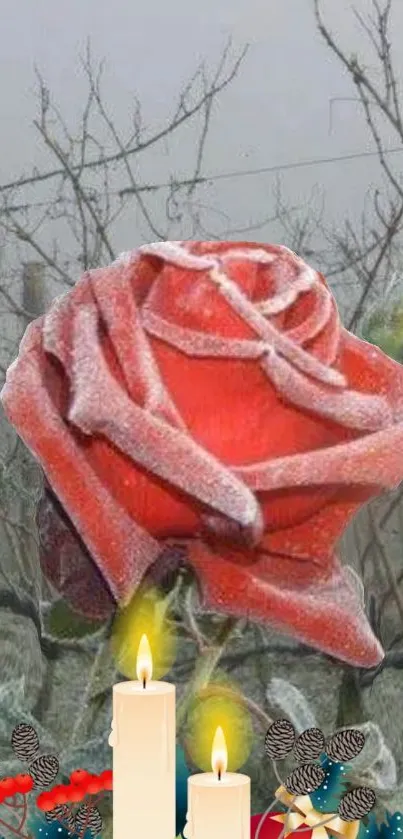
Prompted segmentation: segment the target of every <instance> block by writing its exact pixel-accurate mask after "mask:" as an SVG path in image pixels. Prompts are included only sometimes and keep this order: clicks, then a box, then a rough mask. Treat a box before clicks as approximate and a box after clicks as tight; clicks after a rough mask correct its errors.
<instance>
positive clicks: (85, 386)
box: [69, 306, 262, 531]
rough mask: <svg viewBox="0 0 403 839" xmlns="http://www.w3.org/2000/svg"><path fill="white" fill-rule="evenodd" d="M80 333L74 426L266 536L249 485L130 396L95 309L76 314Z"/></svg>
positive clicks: (76, 346)
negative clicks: (102, 343)
mask: <svg viewBox="0 0 403 839" xmlns="http://www.w3.org/2000/svg"><path fill="white" fill-rule="evenodd" d="M75 329H76V336H77V340H76V341H75V343H74V347H73V361H72V385H73V391H74V398H73V401H72V403H71V405H70V409H69V419H70V421H71V422H72V423H73V424H74V425H75V426H76V427H78V428H80V429H81V430H82V431H84V433H85V434H93V433H95V434H102V435H103V436H105V437H106V438H107V439H108V440H110V441H112V442H113V443H114V445H115V446H117V448H118V449H120V450H121V451H123V452H124V453H125V454H127V455H128V456H129V457H130V458H131V459H132V460H133V462H134V464H136V463H137V464H139V465H141V466H144V467H146V468H147V469H149V470H150V471H151V472H152V473H153V474H156V475H159V476H161V477H162V478H163V479H164V480H165V481H168V482H169V483H171V484H172V485H173V486H176V487H179V488H180V489H182V490H184V491H185V492H187V493H189V494H190V495H191V496H193V497H195V498H198V499H199V500H200V501H202V502H203V503H205V504H207V505H209V506H211V507H213V509H217V510H218V511H219V512H222V513H224V515H227V516H228V517H229V518H232V519H235V520H236V521H239V523H240V524H242V525H244V526H245V527H246V528H250V527H252V528H254V527H256V528H257V530H258V531H259V530H260V531H261V527H262V522H261V516H260V511H259V507H258V504H257V501H256V499H255V497H254V496H253V495H252V493H250V492H249V490H248V489H247V488H246V487H245V485H244V484H243V483H241V482H240V481H238V480H237V479H236V478H234V477H233V475H232V474H231V473H230V472H229V471H228V470H227V469H226V468H225V467H223V466H222V465H221V464H220V463H219V461H217V460H216V459H215V458H213V457H212V456H211V455H209V454H208V453H207V452H205V451H204V449H202V448H201V447H199V446H198V445H197V444H196V443H195V442H194V441H193V440H192V438H191V437H189V436H185V435H184V434H183V433H182V432H181V431H178V430H177V429H175V428H172V427H171V426H170V425H167V424H166V423H163V422H162V421H161V420H159V419H158V418H157V417H154V416H153V415H152V414H150V413H148V412H146V411H143V410H142V409H141V408H139V407H138V406H137V405H135V404H134V403H133V402H131V401H130V400H129V398H128V397H127V396H126V394H125V392H124V391H123V390H122V388H121V387H120V386H119V385H118V384H117V382H116V380H115V379H114V378H113V377H112V376H111V374H110V373H109V371H108V369H107V367H106V364H105V360H104V358H103V356H102V354H101V352H100V348H99V344H98V342H97V314H96V310H95V309H94V308H93V307H90V306H86V307H81V308H80V309H79V310H78V311H77V312H76V323H75ZM105 394H107V395H108V404H105ZM109 402H110V403H112V404H113V411H111V410H110V407H109Z"/></svg>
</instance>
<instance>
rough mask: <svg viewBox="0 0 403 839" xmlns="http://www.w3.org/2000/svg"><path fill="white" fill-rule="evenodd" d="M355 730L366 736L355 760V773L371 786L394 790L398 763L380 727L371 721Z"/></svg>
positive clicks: (357, 726) (356, 726)
mask: <svg viewBox="0 0 403 839" xmlns="http://www.w3.org/2000/svg"><path fill="white" fill-rule="evenodd" d="M354 728H357V729H358V730H359V731H361V732H362V733H363V734H364V736H365V745H364V748H363V749H362V752H361V753H360V754H359V755H357V757H356V758H355V759H354V771H355V772H357V773H358V774H359V775H360V777H361V778H362V779H363V780H365V782H366V783H368V784H369V785H370V786H374V787H377V788H378V789H393V788H394V787H395V786H396V783H397V769H396V761H395V758H394V757H393V754H392V751H391V749H390V748H389V746H388V745H387V744H386V742H385V738H384V736H383V734H382V731H381V729H380V727H379V725H377V724H376V723H374V722H371V721H369V722H365V723H362V724H360V725H355V726H354Z"/></svg>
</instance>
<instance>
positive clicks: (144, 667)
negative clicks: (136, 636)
mask: <svg viewBox="0 0 403 839" xmlns="http://www.w3.org/2000/svg"><path fill="white" fill-rule="evenodd" d="M152 673H153V658H152V655H151V648H150V644H149V643H148V638H147V635H142V637H141V641H140V643H139V648H138V652H137V678H138V680H139V682H142V683H143V687H145V686H146V684H147V682H149V681H150V679H151V676H152Z"/></svg>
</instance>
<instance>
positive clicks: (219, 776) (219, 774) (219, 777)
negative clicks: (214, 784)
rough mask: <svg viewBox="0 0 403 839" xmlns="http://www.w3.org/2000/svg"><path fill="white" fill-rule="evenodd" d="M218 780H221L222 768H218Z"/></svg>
mask: <svg viewBox="0 0 403 839" xmlns="http://www.w3.org/2000/svg"><path fill="white" fill-rule="evenodd" d="M218 780H219V781H221V769H219V770H218Z"/></svg>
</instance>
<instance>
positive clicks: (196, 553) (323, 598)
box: [189, 542, 384, 667]
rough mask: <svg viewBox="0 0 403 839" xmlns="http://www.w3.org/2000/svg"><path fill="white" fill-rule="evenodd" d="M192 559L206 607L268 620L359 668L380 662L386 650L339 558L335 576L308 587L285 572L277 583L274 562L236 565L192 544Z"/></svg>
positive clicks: (249, 617) (333, 573) (258, 619)
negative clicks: (288, 579) (289, 577)
mask: <svg viewBox="0 0 403 839" xmlns="http://www.w3.org/2000/svg"><path fill="white" fill-rule="evenodd" d="M189 559H190V562H191V564H192V566H193V567H194V568H195V570H196V572H197V574H198V576H199V578H200V580H201V585H202V591H203V602H204V605H205V606H208V607H209V608H211V609H217V610H219V611H223V612H226V613H227V614H232V615H235V616H243V617H247V618H248V619H250V620H253V621H258V622H267V621H269V622H270V623H271V624H272V625H273V626H275V627H276V629H278V630H279V631H281V632H285V633H291V634H292V635H293V636H294V637H296V638H298V639H299V640H300V641H301V642H303V643H305V644H309V645H311V646H313V647H315V648H316V649H319V650H322V651H323V652H326V653H328V654H329V655H334V656H336V657H337V658H339V659H341V660H342V661H346V662H348V663H349V664H352V665H354V666H357V667H375V666H376V665H377V664H379V662H380V661H382V659H383V657H384V653H383V650H382V647H381V646H380V644H379V642H378V641H377V639H376V638H375V636H374V635H373V633H372V630H371V629H370V626H369V623H368V621H367V619H366V616H365V613H364V612H363V610H362V606H361V603H360V602H359V599H358V598H357V595H356V592H355V590H354V587H353V586H352V585H351V583H350V580H349V577H348V576H346V575H345V574H344V573H343V569H341V568H340V567H339V566H338V564H337V560H336V559H334V563H333V570H332V573H331V576H330V577H328V578H327V579H322V580H320V579H318V578H315V582H314V584H313V585H310V586H309V585H306V583H305V586H304V585H303V581H302V580H301V581H298V582H297V583H296V584H295V586H292V585H290V583H289V581H287V572H286V570H285V573H284V576H283V579H282V581H281V584H278V583H277V584H276V583H274V582H273V581H272V579H271V569H270V558H267V557H266V558H265V560H264V561H263V560H262V561H261V562H259V566H258V568H257V567H256V566H255V565H254V566H249V567H243V566H240V565H238V566H237V565H235V564H234V563H233V562H232V561H228V560H227V559H226V558H225V556H219V555H217V554H215V553H214V554H213V553H211V552H210V551H209V550H208V548H207V547H206V546H205V545H203V544H202V543H200V542H197V543H193V544H192V545H191V546H190V549H189ZM273 560H274V561H275V560H276V557H273ZM282 561H283V560H282V558H281V557H280V558H278V562H282ZM302 565H303V563H302Z"/></svg>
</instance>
